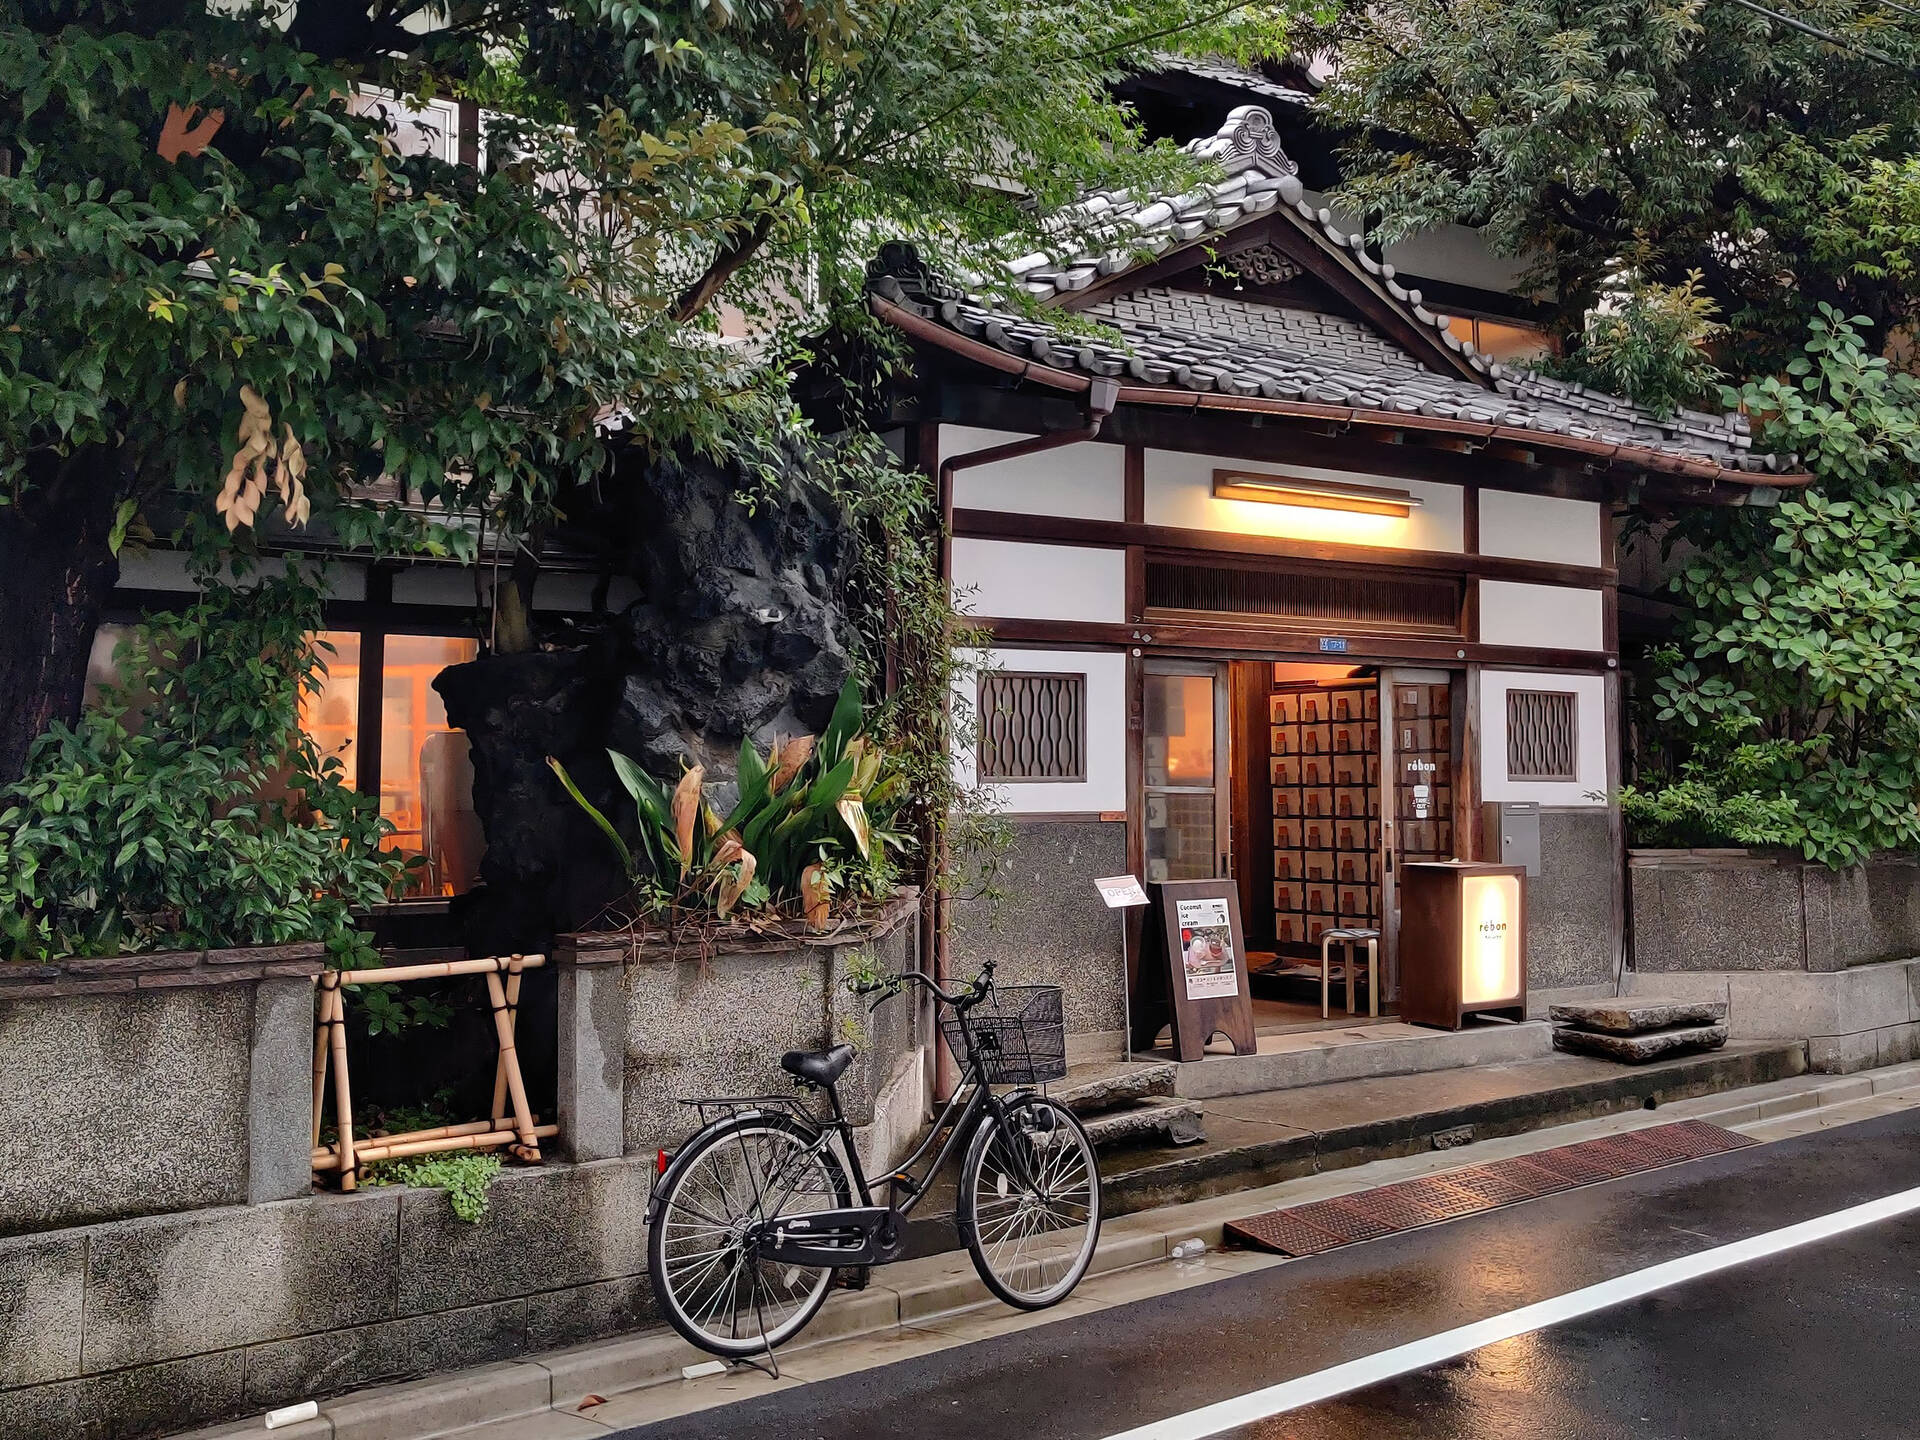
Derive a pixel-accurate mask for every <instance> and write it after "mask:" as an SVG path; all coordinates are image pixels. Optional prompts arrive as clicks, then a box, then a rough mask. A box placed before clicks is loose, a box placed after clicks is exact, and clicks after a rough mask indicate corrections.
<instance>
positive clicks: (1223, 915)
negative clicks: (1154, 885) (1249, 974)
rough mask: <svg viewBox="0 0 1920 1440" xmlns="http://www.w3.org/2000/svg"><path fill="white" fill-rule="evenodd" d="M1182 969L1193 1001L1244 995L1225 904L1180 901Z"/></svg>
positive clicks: (1176, 905) (1176, 904)
mask: <svg viewBox="0 0 1920 1440" xmlns="http://www.w3.org/2000/svg"><path fill="white" fill-rule="evenodd" d="M1173 908H1174V918H1175V919H1177V920H1178V921H1179V922H1180V967H1181V970H1182V971H1183V972H1184V974H1185V976H1186V983H1187V998H1188V999H1189V1000H1218V999H1221V998H1222V997H1224V996H1228V995H1238V994H1239V993H1240V972H1239V961H1238V959H1237V958H1236V957H1235V955H1234V953H1233V925H1232V923H1231V922H1230V921H1229V920H1228V918H1227V902H1226V901H1225V900H1177V901H1175V902H1174V907H1173Z"/></svg>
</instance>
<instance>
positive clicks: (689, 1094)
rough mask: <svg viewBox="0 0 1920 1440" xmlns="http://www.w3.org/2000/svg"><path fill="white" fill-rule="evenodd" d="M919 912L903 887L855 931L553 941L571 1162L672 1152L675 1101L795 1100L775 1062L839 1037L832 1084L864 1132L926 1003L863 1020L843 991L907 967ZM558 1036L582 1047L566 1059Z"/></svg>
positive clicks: (914, 1048)
mask: <svg viewBox="0 0 1920 1440" xmlns="http://www.w3.org/2000/svg"><path fill="white" fill-rule="evenodd" d="M918 914H919V893H918V892H917V891H912V890H909V891H906V892H904V893H903V894H902V895H900V896H899V897H897V898H896V899H895V900H894V901H893V902H891V903H890V904H889V905H888V906H887V908H886V910H885V911H884V912H883V913H882V914H881V916H880V917H879V919H878V920H877V921H876V923H874V924H873V925H872V926H870V927H868V928H866V929H864V930H861V931H859V932H857V933H852V934H840V935H830V936H823V937H821V938H819V939H805V940H765V941H753V942H749V943H745V944H728V945H725V946H723V947H717V948H715V949H714V950H713V951H711V952H709V953H705V954H703V953H701V952H700V951H699V950H698V949H695V948H691V947H686V946H682V947H679V948H673V949H669V948H665V947H662V946H659V945H656V944H643V945H641V946H639V947H638V948H637V949H635V948H634V947H631V946H629V945H628V944H627V943H625V941H624V940H622V939H620V938H618V937H593V936H580V937H572V938H570V939H563V940H562V942H561V943H560V945H559V947H558V955H559V963H560V966H561V975H562V979H561V986H562V1002H561V1003H562V1014H561V1037H562V1040H561V1043H562V1055H561V1067H560V1069H561V1082H560V1089H561V1106H560V1124H561V1133H562V1136H563V1138H565V1137H570V1138H565V1143H566V1144H567V1145H568V1146H569V1148H570V1153H571V1154H572V1155H573V1156H574V1157H575V1158H576V1159H584V1158H600V1157H601V1156H603V1155H611V1154H621V1153H624V1154H629V1155H639V1154H652V1153H653V1152H654V1150H655V1149H657V1148H658V1147H660V1146H668V1147H671V1146H673V1145H676V1144H678V1143H679V1142H680V1141H681V1140H683V1139H685V1138H686V1137H687V1136H688V1135H689V1134H691V1133H692V1131H693V1130H694V1129H696V1128H697V1127H698V1124H699V1116H698V1114H697V1113H696V1112H695V1111H694V1110H692V1109H691V1108H689V1107H688V1106H686V1105H683V1104H681V1103H680V1102H681V1101H682V1100H685V1099H692V1098H695V1097H699V1096H707V1095H784V1094H790V1093H793V1080H792V1078H791V1077H790V1076H788V1075H787V1074H786V1072H785V1071H783V1070H781V1069H780V1065H779V1060H780V1056H781V1055H782V1054H783V1053H784V1052H786V1051H788V1050H815V1049H821V1048H824V1047H825V1046H828V1045H832V1044H837V1043H840V1042H842V1041H845V1042H847V1043H850V1044H852V1045H853V1046H854V1047H855V1049H856V1050H857V1051H858V1052H859V1056H858V1058H857V1059H856V1060H855V1062H854V1064H853V1066H852V1067H851V1068H850V1069H849V1070H848V1071H847V1073H846V1075H845V1076H844V1077H843V1078H842V1079H841V1081H840V1086H839V1089H840V1097H841V1103H842V1104H843V1106H844V1107H845V1110H846V1115H847V1118H848V1119H849V1120H850V1121H852V1123H853V1124H855V1125H857V1126H869V1125H872V1124H873V1123H874V1122H875V1119H876V1101H877V1100H878V1098H879V1097H880V1095H881V1094H882V1092H883V1091H884V1090H885V1089H886V1088H887V1087H888V1085H889V1083H890V1082H891V1081H893V1080H894V1079H895V1077H896V1076H897V1075H898V1073H899V1072H900V1071H901V1070H902V1069H903V1068H904V1067H907V1066H909V1065H912V1066H917V1065H918V1064H919V1050H918V1045H919V1043H920V1041H921V1040H922V1039H923V1038H924V1028H923V1025H922V1023H921V1022H922V1019H923V1016H924V1010H925V1007H924V1006H923V1005H922V1004H921V1003H920V1002H919V1000H918V997H917V995H915V994H912V993H909V994H903V995H900V996H898V997H896V998H894V999H891V1000H889V1001H887V1002H886V1003H885V1004H883V1005H881V1006H880V1007H879V1009H878V1010H876V1011H874V1012H872V1013H869V1012H868V1011H867V1007H866V1002H864V1001H862V1000H860V999H858V998H857V997H855V996H852V995H850V994H849V993H848V991H847V988H846V981H847V979H848V977H849V973H850V971H851V970H852V969H853V967H855V966H856V965H858V964H861V963H863V960H864V959H867V958H870V959H871V960H872V961H874V962H876V963H877V964H878V966H879V968H881V969H883V970H886V971H888V972H890V973H893V974H899V973H902V972H904V971H907V970H911V969H914V968H915V954H916V942H917V939H918V926H917V924H916V920H917V917H918ZM569 1006H572V1007H575V1013H572V1014H570V1013H569V1008H568V1007H569ZM569 1035H578V1036H582V1037H589V1038H583V1039H582V1041H581V1042H580V1044H579V1046H578V1047H577V1048H575V1049H569V1048H568V1044H569V1042H568V1039H567V1037H568V1036H569ZM616 1075H617V1077H618V1088H617V1090H615V1089H614V1088H613V1081H614V1078H615V1076H616ZM902 1103H904V1100H903V1101H902ZM914 1118H915V1120H916V1121H917V1119H918V1118H919V1117H917V1116H916V1117H914ZM887 1158H889V1159H890V1158H891V1157H890V1156H889V1157H887ZM882 1163H885V1161H883V1162H882Z"/></svg>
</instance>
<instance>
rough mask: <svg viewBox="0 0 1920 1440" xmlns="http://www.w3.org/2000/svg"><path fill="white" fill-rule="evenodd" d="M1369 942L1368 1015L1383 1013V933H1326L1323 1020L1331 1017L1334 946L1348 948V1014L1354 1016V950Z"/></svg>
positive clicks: (1322, 953) (1322, 951) (1322, 962)
mask: <svg viewBox="0 0 1920 1440" xmlns="http://www.w3.org/2000/svg"><path fill="white" fill-rule="evenodd" d="M1362 940H1364V941H1366V942H1367V1014H1369V1015H1375V1016H1377V1015H1378V1014H1379V1013H1380V932H1379V931H1378V930H1346V929H1337V930H1322V931H1321V932H1320V1018H1321V1019H1322V1020H1325V1019H1326V1018H1327V1016H1328V1013H1329V1012H1328V1006H1327V985H1328V980H1329V977H1330V976H1331V975H1332V973H1333V946H1334V942H1335V941H1338V942H1339V943H1340V944H1342V945H1345V946H1346V947H1347V1014H1349V1015H1351V1014H1353V962H1354V958H1355V956H1354V947H1355V946H1356V945H1358V944H1359V943H1360V942H1361V941H1362Z"/></svg>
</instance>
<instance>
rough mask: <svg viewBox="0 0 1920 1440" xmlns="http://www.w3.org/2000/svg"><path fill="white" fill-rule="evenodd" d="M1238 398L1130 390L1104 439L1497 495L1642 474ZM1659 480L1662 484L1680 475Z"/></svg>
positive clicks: (958, 388) (1029, 424)
mask: <svg viewBox="0 0 1920 1440" xmlns="http://www.w3.org/2000/svg"><path fill="white" fill-rule="evenodd" d="M996 353H997V352H996ZM1017 363H1024V364H1031V363H1032V362H1031V361H1028V362H1017ZM1231 398H1232V397H1229V396H1224V395H1213V396H1207V395H1198V394H1196V395H1193V396H1191V398H1190V401H1189V403H1183V404H1166V403H1160V404H1154V405H1151V406H1148V405H1139V404H1130V403H1127V399H1126V395H1125V394H1124V393H1123V394H1122V396H1121V400H1122V403H1121V406H1120V408H1119V409H1118V410H1116V411H1114V413H1113V414H1112V415H1111V416H1110V417H1109V418H1108V419H1107V421H1106V423H1105V424H1104V425H1102V427H1101V430H1100V436H1099V440H1098V441H1097V442H1096V443H1104V444H1112V445H1140V446H1143V447H1151V448H1153V449H1156V450H1179V451H1184V452H1186V453H1188V454H1194V455H1213V456H1219V457H1221V458H1224V459H1228V460H1256V461H1265V462H1267V463H1270V464H1283V465H1284V464H1292V465H1313V466H1317V467H1319V468H1321V469H1325V470H1342V471H1349V472H1353V473H1356V474H1362V475H1376V476H1381V477H1383V478H1390V479H1399V480H1425V481H1428V482H1431V483H1435V484H1442V485H1468V484H1476V483H1477V484H1480V485H1483V486H1485V487H1486V488H1488V489H1491V490H1514V491H1518V492H1520V493H1522V494H1527V495H1553V496H1558V497H1559V498H1561V499H1565V500H1602V499H1606V498H1608V497H1610V496H1612V495H1613V494H1615V493H1616V492H1617V491H1619V490H1620V489H1621V487H1622V486H1623V485H1624V484H1625V483H1626V477H1629V476H1631V475H1632V474H1635V473H1637V472H1635V471H1633V470H1631V468H1630V467H1629V468H1627V469H1623V470H1621V471H1620V477H1619V478H1618V479H1616V478H1615V477H1614V474H1613V472H1612V470H1611V469H1610V468H1609V465H1608V463H1607V461H1606V460H1605V459H1604V458H1595V459H1593V460H1590V461H1581V460H1578V459H1575V458H1572V457H1564V456H1563V457H1560V459H1559V461H1558V463H1548V464H1524V463H1521V462H1518V461H1512V460H1501V459H1497V458H1494V457H1491V456H1489V455H1487V454H1486V453H1485V449H1484V447H1485V445H1486V443H1487V435H1488V433H1489V432H1490V431H1491V429H1492V427H1490V426H1478V427H1474V426H1465V427H1463V429H1462V431H1461V433H1454V432H1452V431H1448V430H1441V429H1433V430H1429V429H1427V428H1424V427H1420V426H1413V425H1411V424H1409V423H1407V422H1406V420H1405V417H1399V418H1396V417H1395V416H1393V415H1391V414H1389V413H1387V412H1385V411H1381V412H1378V413H1377V414H1376V413H1373V412H1360V411H1353V410H1345V409H1340V408H1338V407H1334V406H1325V407H1319V408H1320V409H1322V410H1324V412H1325V413H1324V414H1312V415H1309V414H1253V413H1248V412H1245V411H1239V410H1233V409H1229V408H1225V405H1226V402H1227V401H1228V400H1230V399H1231ZM1249 403H1251V402H1249ZM937 405H938V409H939V411H940V414H941V417H942V418H943V419H945V420H946V421H947V422H949V423H951V424H955V425H970V426H975V427H977V428H980V429H987V430H1007V431H1014V432H1018V433H1023V434H1026V433H1032V434H1038V433H1041V432H1044V431H1047V430H1054V429H1060V428H1062V427H1063V426H1068V425H1072V424H1073V423H1075V417H1076V416H1078V414H1079V411H1078V410H1077V409H1075V408H1074V402H1073V401H1071V400H1068V399H1067V398H1065V397H1064V396H1059V395H1051V396H1050V395H1043V394H1034V393H1024V392H1016V391H1012V390H1008V389H1005V388H988V387H985V386H981V385H979V384H955V385H943V386H941V387H940V388H939V394H938V397H937ZM1435 423H1436V424H1437V423H1438V422H1435ZM1468 432H1474V433H1468ZM1651 478H1653V479H1656V480H1659V481H1660V482H1661V483H1662V484H1663V485H1664V484H1665V483H1666V482H1668V481H1672V480H1676V479H1677V477H1671V476H1655V477H1651ZM1663 493H1664V492H1663Z"/></svg>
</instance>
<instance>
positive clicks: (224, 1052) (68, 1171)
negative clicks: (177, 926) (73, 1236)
mask: <svg viewBox="0 0 1920 1440" xmlns="http://www.w3.org/2000/svg"><path fill="white" fill-rule="evenodd" d="M322 953H323V952H322V947H320V946H317V945H300V946H279V947H268V948H256V949H248V950H215V951H201V950H185V951H170V952H167V953H164V954H146V955H128V956H116V957H112V958H104V959H73V960H66V961H62V962H60V963H59V964H55V965H16V964H9V965H0V1055H3V1056H5V1057H6V1063H5V1064H4V1065H0V1135H5V1136H6V1137H7V1141H6V1147H5V1148H6V1152H7V1163H6V1164H5V1165H4V1166H0V1235H7V1234H18V1233H20V1232H23V1231H33V1230H49V1229H54V1228H57V1227H60V1226H71V1225H77V1224H83V1223H86V1222H88V1221H93V1220H103V1219H109V1218H112V1217H115V1216H123V1215H146V1214H152V1213H154V1212H157V1211H168V1210H188V1209H192V1208H194V1207H197V1206H203V1205H239V1204H245V1203H247V1202H248V1201H263V1200H275V1199H281V1198H284V1197H286V1196H290V1195H298V1194H303V1193H304V1192H305V1191H306V1189H307V1186H308V1182H309V1179H310V1176H309V1172H308V1157H307V1149H308V1144H309V1140H310V1135H309V1129H308V1127H309V1119H310V1116H309V1107H310V1105H311V1090H310V1075H311V1064H312V1060H311V1055H312V1044H313V979H312V977H313V976H315V975H317V974H318V973H319V971H320V965H321V955H322ZM0 1283H3V1282H0ZM5 1363H6V1362H5V1359H4V1357H0V1373H4V1368H5Z"/></svg>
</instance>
